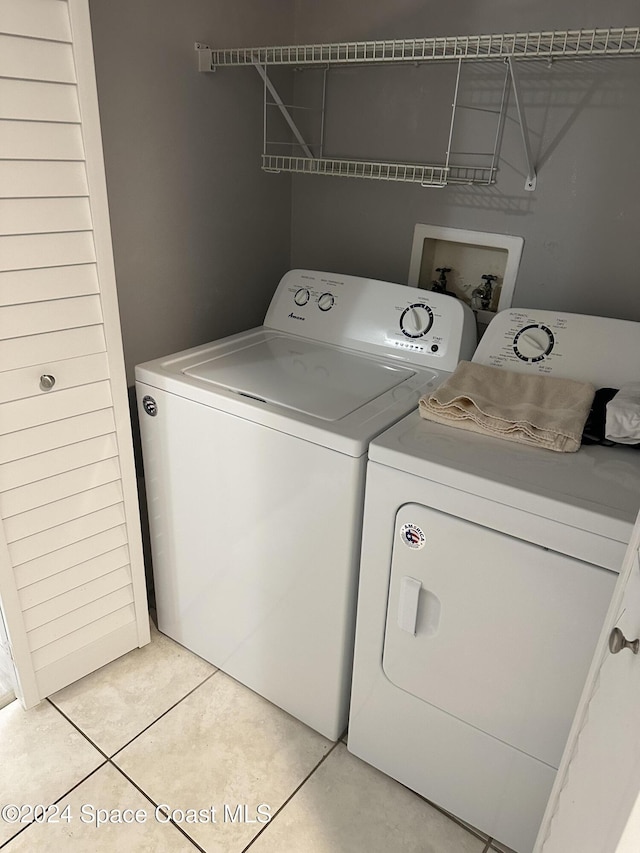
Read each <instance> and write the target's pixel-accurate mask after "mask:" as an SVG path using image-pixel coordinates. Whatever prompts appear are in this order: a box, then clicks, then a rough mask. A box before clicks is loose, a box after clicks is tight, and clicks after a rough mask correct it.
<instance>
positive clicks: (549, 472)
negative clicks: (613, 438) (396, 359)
mask: <svg viewBox="0 0 640 853" xmlns="http://www.w3.org/2000/svg"><path fill="white" fill-rule="evenodd" d="M473 361H477V362H480V363H482V364H488V365H490V366H493V367H501V368H503V369H508V370H517V371H519V372H523V373H535V374H538V375H553V376H558V377H566V378H574V379H580V380H583V381H589V382H591V383H593V384H594V386H595V387H596V388H597V387H613V388H616V387H620V385H621V384H623V383H624V382H626V381H629V379H630V378H632V377H635V378H637V370H638V365H639V364H640V323H633V322H630V321H624V320H613V319H608V318H600V317H588V316H583V315H578V314H562V313H559V312H551V311H540V310H537V309H531V310H527V309H508V310H507V311H503V312H501V313H500V314H498V315H497V316H496V318H495V319H494V320H492V322H491V323H490V325H489V328H488V329H487V332H485V335H484V337H483V338H482V340H481V342H480V344H479V345H478V349H477V350H476V353H475V355H474V357H473ZM444 378H446V377H443V379H444ZM369 458H370V459H371V460H373V461H375V462H379V463H381V464H384V465H387V466H389V467H392V468H396V469H398V470H400V471H406V472H409V473H412V474H416V475H418V476H419V477H423V478H425V479H428V480H432V481H435V482H438V483H442V484H444V485H447V486H451V487H453V488H456V489H459V490H462V491H464V492H467V493H470V494H474V495H478V496H480V497H482V498H486V499H489V500H494V501H497V502H500V503H503V504H506V505H508V506H513V507H519V508H521V509H523V510H526V511H528V512H531V513H535V514H537V515H540V516H543V517H545V518H549V519H553V520H557V521H560V522H562V523H565V524H570V525H574V526H575V527H578V528H582V529H589V530H593V531H594V532H595V531H596V529H597V531H598V532H600V533H601V534H602V535H605V536H610V537H611V538H613V539H619V540H620V541H625V537H627V538H628V535H629V532H630V528H629V525H632V524H633V522H634V520H635V517H636V514H637V512H638V507H639V505H640V450H636V449H633V448H625V447H605V446H601V445H583V446H582V447H581V448H580V450H578V451H577V453H554V452H552V451H549V450H544V449H540V448H536V447H529V446H526V445H523V444H519V443H515V442H510V441H505V440H503V439H500V438H494V437H491V436H485V435H481V434H477V433H473V432H470V431H467V430H464V429H459V428H455V427H450V426H444V425H440V424H436V423H434V422H433V421H429V420H425V419H424V418H421V417H420V415H419V414H418V412H413V413H412V414H410V415H408V416H407V417H405V418H403V419H402V420H401V421H399V422H398V423H396V424H395V426H392V427H391V428H390V429H389V430H387V431H386V432H385V433H384V434H383V435H381V436H379V437H378V438H377V439H375V440H374V441H373V442H372V444H371V446H370V448H369Z"/></svg>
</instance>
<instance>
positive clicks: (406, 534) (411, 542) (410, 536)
mask: <svg viewBox="0 0 640 853" xmlns="http://www.w3.org/2000/svg"><path fill="white" fill-rule="evenodd" d="M400 538H401V539H402V541H403V542H404V544H405V545H406V546H407V548H414V549H415V550H416V551H419V550H420V548H424V546H425V544H426V542H427V538H426V536H425V535H424V531H423V530H422V528H421V527H418V525H417V524H409V523H408V524H403V525H402V527H401V528H400Z"/></svg>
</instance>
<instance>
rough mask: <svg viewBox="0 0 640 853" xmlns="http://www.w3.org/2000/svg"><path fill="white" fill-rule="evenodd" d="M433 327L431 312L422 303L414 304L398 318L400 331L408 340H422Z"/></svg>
mask: <svg viewBox="0 0 640 853" xmlns="http://www.w3.org/2000/svg"><path fill="white" fill-rule="evenodd" d="M432 326H433V312H432V311H431V308H429V306H428V305H425V304H424V303H423V302H414V304H413V305H409V307H408V308H405V309H404V311H403V312H402V314H401V316H400V331H401V332H402V334H403V335H406V336H407V337H408V338H422V337H424V335H426V334H427V332H428V331H429V329H430V328H431V327H432Z"/></svg>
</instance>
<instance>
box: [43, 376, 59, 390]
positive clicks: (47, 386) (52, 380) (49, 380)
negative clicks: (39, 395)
mask: <svg viewBox="0 0 640 853" xmlns="http://www.w3.org/2000/svg"><path fill="white" fill-rule="evenodd" d="M55 384H56V377H55V376H51V374H50V373H43V374H42V376H41V377H40V388H42V390H43V391H51V389H52V388H53V386H54V385H55Z"/></svg>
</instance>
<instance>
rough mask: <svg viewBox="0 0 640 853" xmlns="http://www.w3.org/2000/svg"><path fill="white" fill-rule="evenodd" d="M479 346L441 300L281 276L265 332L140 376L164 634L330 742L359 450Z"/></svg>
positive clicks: (182, 356)
mask: <svg viewBox="0 0 640 853" xmlns="http://www.w3.org/2000/svg"><path fill="white" fill-rule="evenodd" d="M475 343H476V334H475V323H474V318H473V314H472V312H471V311H470V309H469V308H467V306H464V305H463V304H462V303H460V302H459V301H458V300H456V299H453V298H451V297H449V296H443V295H442V294H437V293H428V292H426V291H423V290H418V289H416V288H412V287H406V286H402V285H396V284H390V283H388V282H380V281H374V280H370V279H363V278H357V277H354V276H347V275H333V274H327V273H323V272H317V271H313V270H292V271H290V272H288V273H287V274H286V275H285V276H284V278H283V279H282V280H281V282H280V283H279V285H278V288H277V290H276V293H275V295H274V296H273V299H272V301H271V304H270V306H269V309H268V311H267V314H266V317H265V321H264V325H263V326H261V327H259V328H255V329H251V330H250V331H247V332H243V333H240V334H237V335H234V336H231V337H228V338H225V339H223V340H219V341H217V342H214V343H210V344H207V345H204V346H200V347H196V348H195V349H191V350H188V351H186V352H182V353H178V354H175V355H171V356H168V357H166V358H161V359H157V360H155V361H151V362H147V363H146V364H142V365H139V366H138V367H137V368H136V388H137V397H138V402H139V417H140V426H141V433H142V447H143V459H144V470H145V481H146V490H147V503H148V510H149V525H150V531H151V547H152V556H153V575H154V583H155V594H156V606H157V618H158V627H159V629H160V631H161V632H162V633H164V634H166V635H168V636H169V637H172V638H173V639H174V640H176V641H177V642H178V643H181V644H182V645H184V646H186V647H187V648H188V649H191V650H192V651H194V652H196V653H197V654H198V655H201V656H202V657H203V658H205V659H206V660H207V661H210V662H211V663H212V664H214V665H215V666H217V667H219V668H220V669H222V670H223V671H224V672H226V673H228V674H229V675H231V676H232V677H233V678H235V679H237V680H238V681H240V682H241V683H243V684H245V685H246V686H248V687H250V688H251V689H252V690H254V691H256V692H257V693H259V694H260V695H262V696H264V697H265V698H267V699H269V700H270V701H271V702H273V703H275V704H276V705H278V706H280V707H281V708H283V709H284V710H285V711H288V712H289V713H290V714H292V715H293V716H295V717H297V718H298V719H300V720H302V721H303V722H304V723H306V724H308V725H309V726H311V727H312V728H314V729H316V730H317V731H319V732H320V733H321V734H323V735H325V736H326V737H328V738H330V739H332V740H336V739H337V738H338V737H340V735H341V734H342V733H343V732H344V730H345V729H346V725H347V714H348V702H349V692H350V683H351V669H352V658H353V636H354V630H355V602H356V588H357V571H358V564H359V553H360V537H361V523H362V507H363V499H364V477H365V467H366V454H367V449H368V445H369V441H370V440H371V439H372V438H373V437H374V436H376V435H378V434H379V433H380V432H382V431H383V430H384V429H386V428H387V427H388V426H389V425H390V424H392V423H394V422H395V421H397V420H398V419H399V418H401V417H402V416H403V415H405V414H406V413H407V412H409V411H410V410H411V409H413V408H415V406H416V405H417V401H418V399H419V397H420V395H421V394H422V393H424V392H425V390H427V389H429V388H430V387H433V385H434V383H438V382H439V381H440V380H441V378H442V376H443V375H446V374H447V373H448V372H450V371H452V370H453V369H454V368H455V365H456V364H457V362H458V360H459V359H460V358H468V357H470V355H471V353H472V352H473V349H474V348H475Z"/></svg>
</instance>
